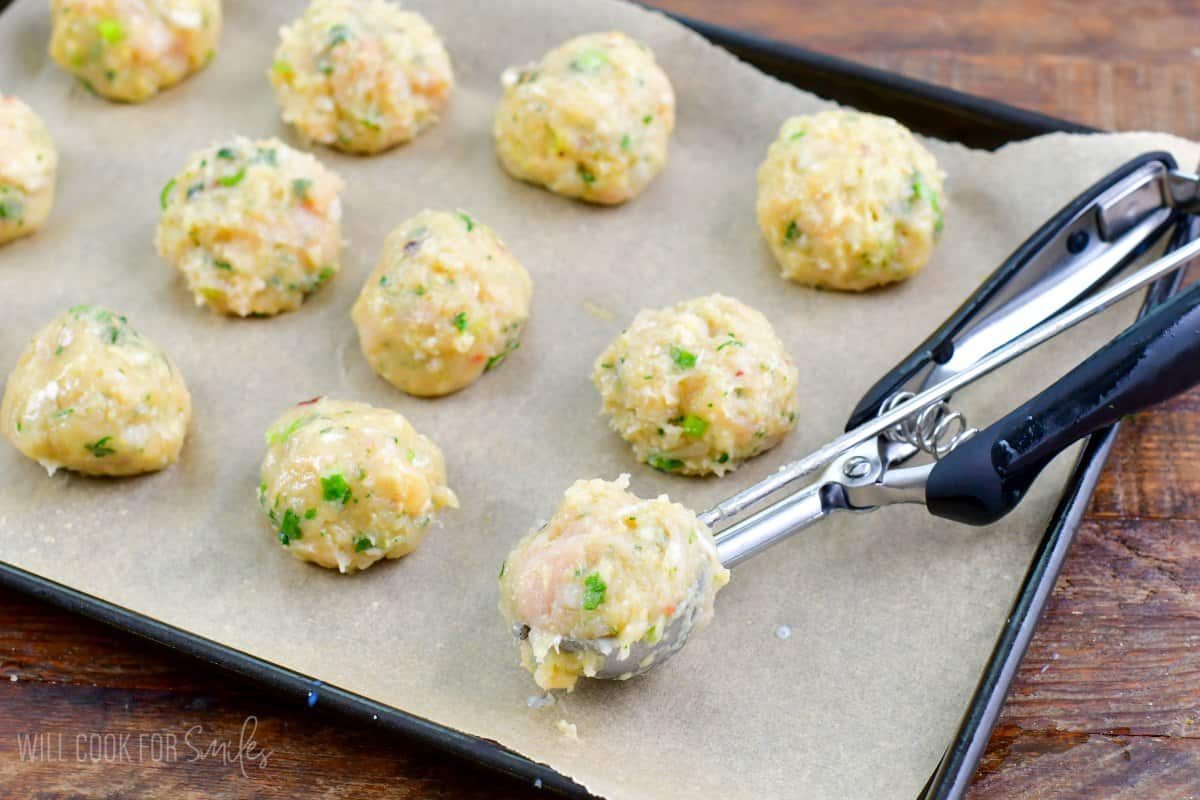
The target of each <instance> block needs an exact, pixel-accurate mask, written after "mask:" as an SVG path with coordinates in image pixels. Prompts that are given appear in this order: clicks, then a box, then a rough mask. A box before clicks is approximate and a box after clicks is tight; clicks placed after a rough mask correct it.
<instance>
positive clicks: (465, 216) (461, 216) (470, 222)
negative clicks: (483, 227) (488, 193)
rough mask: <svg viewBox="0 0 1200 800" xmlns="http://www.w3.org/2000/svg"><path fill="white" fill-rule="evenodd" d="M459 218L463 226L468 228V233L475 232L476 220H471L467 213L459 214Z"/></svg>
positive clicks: (461, 212)
mask: <svg viewBox="0 0 1200 800" xmlns="http://www.w3.org/2000/svg"><path fill="white" fill-rule="evenodd" d="M458 218H459V219H461V220H462V221H463V224H464V225H466V226H467V233H470V232H471V231H473V230H475V220H473V219H471V215H470V214H468V213H467V212H465V211H460V212H458Z"/></svg>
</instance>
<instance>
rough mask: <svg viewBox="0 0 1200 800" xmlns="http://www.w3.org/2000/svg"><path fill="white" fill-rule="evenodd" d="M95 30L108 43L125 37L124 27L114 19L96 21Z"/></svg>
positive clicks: (113, 42)
mask: <svg viewBox="0 0 1200 800" xmlns="http://www.w3.org/2000/svg"><path fill="white" fill-rule="evenodd" d="M96 32H97V33H99V34H100V38H101V39H103V40H104V41H105V42H107V43H108V44H116V43H117V42H119V41H121V40H122V39H124V38H125V29H124V28H122V27H121V23H120V22H117V21H116V20H115V19H102V20H100V21H99V22H97V23H96Z"/></svg>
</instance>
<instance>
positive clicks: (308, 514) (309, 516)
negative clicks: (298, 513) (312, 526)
mask: <svg viewBox="0 0 1200 800" xmlns="http://www.w3.org/2000/svg"><path fill="white" fill-rule="evenodd" d="M316 516H317V510H316V509H315V508H310V509H308V510H307V511H305V512H304V518H305V519H315V518H316Z"/></svg>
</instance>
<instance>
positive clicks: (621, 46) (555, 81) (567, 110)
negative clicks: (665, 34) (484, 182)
mask: <svg viewBox="0 0 1200 800" xmlns="http://www.w3.org/2000/svg"><path fill="white" fill-rule="evenodd" d="M501 83H502V84H503V86H504V97H503V99H502V100H501V101H500V105H499V107H498V108H497V109H496V115H495V120H494V123H493V127H492V131H493V136H494V138H495V142H496V153H497V155H498V156H499V157H500V163H501V164H502V165H503V166H504V169H505V170H507V171H508V173H509V174H511V175H512V176H513V177H516V178H520V179H521V180H524V181H529V182H530V183H535V184H538V185H541V186H544V187H546V188H547V189H549V190H550V191H552V192H556V193H558V194H561V195H566V196H567V197H576V198H579V199H581V200H586V201H588V202H591V203H605V204H614V203H623V202H625V201H626V200H629V199H630V198H632V197H635V196H637V195H638V194H640V193H641V192H642V190H643V189H645V188H646V186H647V185H649V183H650V181H651V180H652V179H653V178H654V176H655V175H657V174H658V173H659V172H660V171H661V170H662V168H663V167H664V166H665V165H666V163H667V142H668V140H669V139H670V137H671V131H672V130H674V128H675V92H674V90H673V89H672V88H671V81H670V80H668V78H667V76H666V73H664V72H663V71H662V69H661V68H660V67H659V66H658V64H657V63H656V62H655V60H654V54H653V53H652V52H651V51H650V48H648V47H646V46H645V45H644V44H642V43H641V42H638V41H637V40H635V39H632V38H630V37H629V36H627V35H625V34H623V33H619V32H612V33H592V34H588V35H586V36H579V37H577V38H575V39H571V40H570V41H568V42H566V43H565V44H563V45H561V46H559V47H556V48H555V49H553V50H551V51H550V52H549V53H547V54H546V55H545V56H544V57H543V58H542V60H541V61H539V62H536V63H533V64H528V65H526V66H524V67H520V68H515V67H514V68H512V69H509V70H507V71H505V73H504V75H503V76H502V78H501Z"/></svg>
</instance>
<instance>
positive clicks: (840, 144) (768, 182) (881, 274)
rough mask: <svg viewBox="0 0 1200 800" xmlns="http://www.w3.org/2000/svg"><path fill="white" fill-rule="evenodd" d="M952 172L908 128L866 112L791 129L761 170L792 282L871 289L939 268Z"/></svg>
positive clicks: (767, 226) (765, 216)
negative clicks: (947, 178) (947, 174)
mask: <svg viewBox="0 0 1200 800" xmlns="http://www.w3.org/2000/svg"><path fill="white" fill-rule="evenodd" d="M942 178H943V176H942V171H941V170H940V169H939V168H938V164H937V161H936V159H934V157H933V154H932V153H930V152H929V151H928V150H926V149H925V148H924V147H923V146H922V145H921V143H920V142H918V141H917V139H916V137H914V136H913V135H912V134H911V133H910V132H909V131H908V129H907V128H905V127H904V126H903V125H901V124H900V123H899V122H896V121H895V120H894V119H889V118H887V117H878V116H875V115H873V114H864V113H862V112H859V111H843V110H837V111H822V112H820V113H818V114H812V115H810V116H806V117H793V118H792V119H789V120H788V121H787V122H785V123H783V128H782V129H781V130H780V132H779V138H778V139H777V140H776V141H775V143H774V144H772V145H771V147H770V150H768V152H767V158H766V160H765V161H764V162H763V163H762V166H760V167H759V169H758V225H759V227H760V228H761V229H762V234H763V236H764V237H765V238H766V240H767V244H768V245H769V246H770V248H771V252H772V253H773V254H774V256H775V260H776V261H777V262H778V263H779V268H780V271H781V272H782V273H783V277H785V278H788V279H789V280H793V281H796V282H797V283H802V284H805V285H808V286H816V287H820V288H826V289H841V290H848V291H862V290H864V289H870V288H872V287H875V286H883V285H884V284H888V283H893V282H895V281H901V280H904V279H905V278H909V277H911V276H913V275H915V274H916V273H918V272H920V271H921V270H922V269H923V268H924V267H925V265H926V264H927V263H928V262H929V259H930V256H931V255H932V253H933V245H934V243H935V242H936V241H937V238H938V236H939V235H940V234H941V231H942V212H943V210H944V204H945V201H944V193H943V187H942Z"/></svg>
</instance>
